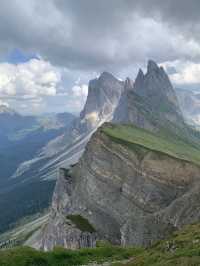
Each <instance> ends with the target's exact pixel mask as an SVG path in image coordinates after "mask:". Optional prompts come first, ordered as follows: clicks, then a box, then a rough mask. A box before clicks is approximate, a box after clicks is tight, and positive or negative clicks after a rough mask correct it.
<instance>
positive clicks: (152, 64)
mask: <svg viewBox="0 0 200 266" xmlns="http://www.w3.org/2000/svg"><path fill="white" fill-rule="evenodd" d="M157 70H159V66H158V65H157V64H156V62H154V61H153V60H149V61H148V64H147V73H150V72H152V71H157Z"/></svg>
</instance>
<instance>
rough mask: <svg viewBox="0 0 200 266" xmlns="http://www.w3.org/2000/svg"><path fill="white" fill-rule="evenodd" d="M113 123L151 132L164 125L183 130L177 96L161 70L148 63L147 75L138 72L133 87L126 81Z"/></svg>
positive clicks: (151, 62)
mask: <svg viewBox="0 0 200 266" xmlns="http://www.w3.org/2000/svg"><path fill="white" fill-rule="evenodd" d="M113 121H114V122H116V123H132V124H134V125H137V126H139V127H142V128H146V129H148V130H151V131H156V130H157V129H158V128H160V127H163V126H165V125H166V123H167V124H168V126H169V124H170V123H176V124H177V125H180V127H182V128H183V127H184V120H183V117H182V113H181V110H180V108H179V104H178V100H177V97H176V93H175V91H174V89H173V87H172V84H171V82H170V80H169V78H168V76H167V74H166V73H165V71H164V69H163V68H162V67H159V66H158V65H157V64H156V63H155V62H154V61H152V60H150V61H149V62H148V65H147V73H146V74H144V73H143V71H142V70H141V69H140V70H139V72H138V75H137V77H136V80H135V83H134V84H133V83H131V82H130V80H129V79H127V80H126V82H125V89H124V92H123V93H122V95H121V98H120V101H119V104H118V106H117V108H116V110H115V113H114V119H113Z"/></svg>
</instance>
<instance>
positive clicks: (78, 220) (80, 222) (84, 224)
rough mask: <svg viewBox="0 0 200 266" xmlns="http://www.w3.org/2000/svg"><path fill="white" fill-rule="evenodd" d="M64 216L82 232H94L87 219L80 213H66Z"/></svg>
mask: <svg viewBox="0 0 200 266" xmlns="http://www.w3.org/2000/svg"><path fill="white" fill-rule="evenodd" d="M66 218H67V219H68V220H70V221H71V222H72V223H73V224H74V225H75V226H76V227H77V228H78V229H79V230H81V231H82V232H89V233H94V232H95V229H94V227H93V226H92V225H91V224H90V223H89V221H88V220H87V219H85V218H84V217H82V216H81V215H68V216H67V217H66Z"/></svg>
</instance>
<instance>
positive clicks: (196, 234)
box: [118, 224, 200, 266]
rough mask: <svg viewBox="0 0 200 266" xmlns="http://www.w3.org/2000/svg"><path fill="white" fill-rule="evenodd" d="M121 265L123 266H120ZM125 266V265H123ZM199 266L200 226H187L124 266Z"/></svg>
mask: <svg viewBox="0 0 200 266" xmlns="http://www.w3.org/2000/svg"><path fill="white" fill-rule="evenodd" d="M118 265H121V264H118ZM123 265H124V264H123ZM154 265H155V266H175V265H179V266H199V265H200V224H196V225H189V226H186V227H185V228H184V229H183V230H182V231H179V232H175V233H174V234H173V235H172V236H171V237H170V238H169V239H167V240H163V241H160V242H158V243H156V244H155V245H154V246H153V247H151V248H149V249H147V250H145V251H143V252H141V253H140V254H139V255H138V256H136V257H135V258H134V260H132V262H129V263H127V264H125V265H124V266H154Z"/></svg>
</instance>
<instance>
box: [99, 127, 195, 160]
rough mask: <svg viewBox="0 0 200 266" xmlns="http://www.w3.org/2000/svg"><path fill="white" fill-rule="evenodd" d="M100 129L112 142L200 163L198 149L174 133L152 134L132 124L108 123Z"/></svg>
mask: <svg viewBox="0 0 200 266" xmlns="http://www.w3.org/2000/svg"><path fill="white" fill-rule="evenodd" d="M102 131H103V132H104V133H105V134H106V135H107V136H109V137H110V138H112V140H113V141H114V142H118V143H120V144H122V145H126V146H128V147H129V148H132V149H134V150H135V149H137V150H138V148H139V147H140V148H142V149H143V151H142V150H141V151H142V152H144V149H148V150H153V151H158V152H161V153H165V154H167V155H169V156H172V157H175V158H178V159H181V160H185V161H189V162H192V163H194V164H197V165H200V149H198V147H197V148H196V147H195V146H194V145H192V144H190V143H188V142H186V141H183V140H181V139H180V138H178V137H177V136H175V135H170V134H168V136H167V137H166V135H165V134H163V133H162V134H161V133H158V134H153V133H151V132H149V131H147V130H144V129H141V128H138V127H135V126H133V125H113V124H109V125H108V126H104V127H103V128H102Z"/></svg>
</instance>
